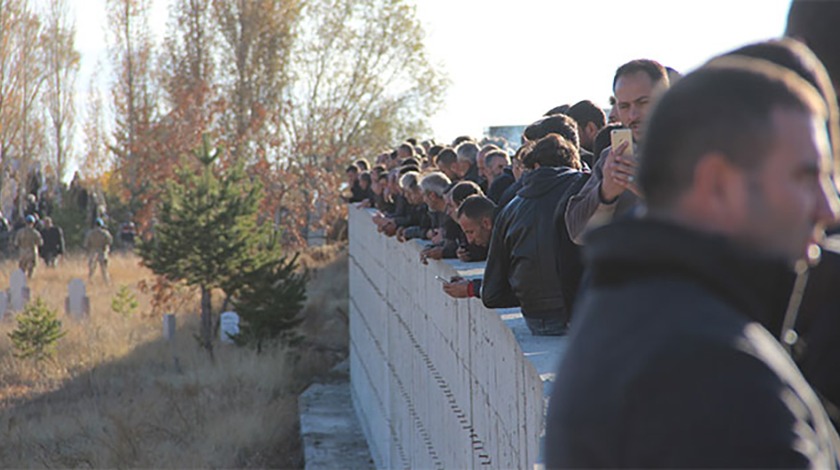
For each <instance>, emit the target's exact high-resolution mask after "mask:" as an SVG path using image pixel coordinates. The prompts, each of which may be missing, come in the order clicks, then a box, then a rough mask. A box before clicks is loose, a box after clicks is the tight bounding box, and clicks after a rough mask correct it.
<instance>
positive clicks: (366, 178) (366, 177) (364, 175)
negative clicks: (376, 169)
mask: <svg viewBox="0 0 840 470" xmlns="http://www.w3.org/2000/svg"><path fill="white" fill-rule="evenodd" d="M359 180H361V181H364V182H366V183H367V184H368V186H370V182H371V178H370V173H369V172H367V171H363V172H362V174H360V175H359Z"/></svg>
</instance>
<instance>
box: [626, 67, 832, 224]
mask: <svg viewBox="0 0 840 470" xmlns="http://www.w3.org/2000/svg"><path fill="white" fill-rule="evenodd" d="M811 90H812V87H810V86H808V85H807V84H806V83H805V82H804V80H802V79H801V78H799V77H798V76H796V75H795V74H794V73H793V72H791V71H790V70H787V69H785V68H783V67H780V66H777V65H774V64H771V63H769V62H761V63H757V61H755V59H752V60H750V59H744V58H736V57H730V58H729V61H728V62H726V63H722V62H718V63H717V64H714V62H713V63H712V65H706V66H704V67H703V68H701V69H699V70H697V71H695V72H692V73H691V74H688V75H686V76H685V77H684V78H683V79H682V80H680V81H679V83H677V84H676V85H674V87H672V88H671V89H670V90H669V91H668V92H667V93H665V94H664V95H663V97H662V98H661V99H660V101H659V103H658V104H656V105H655V107H654V109H653V112H652V113H651V117H650V120H649V122H648V129H647V138H646V139H645V141H644V143H643V145H642V153H641V159H640V164H639V170H638V177H639V185H640V187H641V189H642V192H643V193H644V194H645V198H646V200H647V204H648V206H649V207H650V208H651V209H656V208H664V207H669V206H671V205H672V204H673V203H674V202H675V201H676V200H677V198H678V197H679V196H680V195H681V194H682V193H683V192H684V191H685V190H686V189H687V188H690V187H691V185H692V180H693V177H694V168H695V167H696V165H697V163H698V162H699V161H700V159H701V158H702V157H703V156H704V155H707V154H709V153H712V152H717V153H720V154H722V155H723V156H724V157H725V158H727V159H728V160H729V161H730V162H732V163H733V164H734V165H737V166H738V167H741V168H744V169H748V170H749V169H754V168H757V167H759V166H760V165H761V164H762V163H763V160H762V158H763V156H764V155H765V154H766V153H767V151H768V150H769V148H770V147H771V146H772V145H773V144H774V142H775V141H776V137H775V134H776V132H778V130H777V129H775V128H774V123H773V117H772V114H773V112H774V111H775V110H777V109H791V110H796V111H804V112H809V113H817V114H819V113H824V112H825V109H824V103H822V100H821V99H820V98H819V97H818V96H817V94H816V92H814V91H811ZM687 109H689V110H691V112H686V110H687Z"/></svg>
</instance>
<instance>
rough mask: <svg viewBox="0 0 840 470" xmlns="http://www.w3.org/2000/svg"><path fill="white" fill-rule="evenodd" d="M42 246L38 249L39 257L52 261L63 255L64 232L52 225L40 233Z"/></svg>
mask: <svg viewBox="0 0 840 470" xmlns="http://www.w3.org/2000/svg"><path fill="white" fill-rule="evenodd" d="M41 238H43V239H44V244H43V245H42V246H41V248H40V253H41V257H42V258H44V259H52V258H55V257H56V256H58V255H60V254H63V253H64V231H63V230H61V228H60V227H56V226H55V225H53V226H52V227H50V228H48V229H44V230H43V231H42V232H41Z"/></svg>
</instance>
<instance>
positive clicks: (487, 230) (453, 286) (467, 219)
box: [438, 195, 496, 299]
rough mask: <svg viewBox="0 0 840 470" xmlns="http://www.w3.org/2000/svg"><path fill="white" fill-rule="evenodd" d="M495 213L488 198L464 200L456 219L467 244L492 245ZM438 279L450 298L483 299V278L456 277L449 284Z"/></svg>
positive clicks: (477, 196) (494, 207)
mask: <svg viewBox="0 0 840 470" xmlns="http://www.w3.org/2000/svg"><path fill="white" fill-rule="evenodd" d="M495 213H496V204H494V203H493V201H491V200H490V199H488V198H487V197H484V196H481V195H475V196H470V197H468V198H466V199H464V202H462V203H461V205H460V206H459V207H458V212H457V216H456V219H457V221H458V225H460V226H461V229H462V230H463V231H464V235H465V236H466V237H467V242H469V243H472V244H475V245H477V246H482V247H486V246H487V245H489V244H490V236H491V235H492V234H493V219H494V218H495ZM460 249H466V248H459V250H460ZM438 279H439V280H440V281H442V282H443V291H444V292H446V293H447V294H449V296H450V297H454V298H456V299H465V298H468V297H475V298H480V297H481V282H482V279H481V278H477V279H464V278H462V277H460V276H455V277H453V278H452V279H451V280H450V281H449V282H446V280H445V279H442V278H440V277H438Z"/></svg>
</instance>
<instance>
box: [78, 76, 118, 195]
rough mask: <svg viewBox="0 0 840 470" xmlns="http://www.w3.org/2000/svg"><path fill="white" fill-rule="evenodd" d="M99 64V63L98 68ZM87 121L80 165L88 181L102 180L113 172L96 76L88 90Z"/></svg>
mask: <svg viewBox="0 0 840 470" xmlns="http://www.w3.org/2000/svg"><path fill="white" fill-rule="evenodd" d="M96 68H99V64H98V63H97V67H96ZM86 96H87V99H86V100H85V120H84V123H83V125H82V137H83V140H82V141H83V143H84V148H83V150H82V159H81V163H80V165H79V168H80V170H81V171H82V173H83V174H84V175H85V177H86V178H87V179H88V180H101V179H102V178H103V177H104V176H105V175H106V173H107V172H109V170H111V159H110V158H109V152H108V141H107V136H106V131H105V129H106V127H105V115H104V110H103V109H102V106H103V103H102V93H101V92H100V86H99V82H98V81H97V77H96V75H93V76H91V77H90V81H89V82H88V85H87V90H86Z"/></svg>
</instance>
